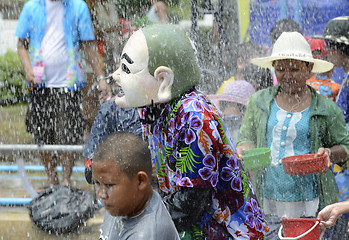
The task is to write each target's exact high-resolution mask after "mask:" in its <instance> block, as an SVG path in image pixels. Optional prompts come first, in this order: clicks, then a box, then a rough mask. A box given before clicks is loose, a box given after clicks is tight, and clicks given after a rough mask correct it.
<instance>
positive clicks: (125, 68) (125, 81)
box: [113, 30, 160, 107]
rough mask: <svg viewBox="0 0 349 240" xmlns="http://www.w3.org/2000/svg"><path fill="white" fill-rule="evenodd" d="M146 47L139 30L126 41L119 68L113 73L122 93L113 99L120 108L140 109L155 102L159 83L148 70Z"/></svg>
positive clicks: (143, 37)
mask: <svg viewBox="0 0 349 240" xmlns="http://www.w3.org/2000/svg"><path fill="white" fill-rule="evenodd" d="M148 59H149V56H148V47H147V42H146V39H145V36H144V34H143V32H142V31H141V30H138V31H137V32H135V33H134V34H133V35H132V36H131V37H130V39H129V40H128V41H127V43H126V45H125V47H124V49H123V51H122V54H121V60H120V67H119V68H118V69H117V70H116V71H115V72H114V73H113V78H114V79H115V81H116V83H117V85H119V87H121V89H122V92H123V93H121V94H118V96H117V97H116V98H115V102H116V104H117V105H119V106H120V107H141V106H146V105H150V104H151V102H152V100H153V102H154V103H156V102H157V94H158V90H159V87H160V81H158V80H156V79H155V78H154V77H153V76H152V75H151V74H150V73H149V70H148Z"/></svg>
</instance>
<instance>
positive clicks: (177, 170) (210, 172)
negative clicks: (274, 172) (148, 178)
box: [141, 90, 269, 239]
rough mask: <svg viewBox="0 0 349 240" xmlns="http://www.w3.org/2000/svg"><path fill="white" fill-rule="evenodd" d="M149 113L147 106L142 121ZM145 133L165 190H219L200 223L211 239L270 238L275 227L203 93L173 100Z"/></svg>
mask: <svg viewBox="0 0 349 240" xmlns="http://www.w3.org/2000/svg"><path fill="white" fill-rule="evenodd" d="M146 114H147V113H146V108H143V109H142V110H141V119H145V117H146ZM144 131H145V134H146V136H147V137H148V140H149V144H150V150H151V155H152V160H153V161H154V163H155V165H156V168H157V175H158V180H159V186H160V189H161V190H162V191H163V192H164V193H165V194H171V193H172V192H174V191H176V190H177V189H179V188H181V187H197V188H212V189H213V190H214V191H213V192H214V193H213V195H212V209H211V211H209V212H207V213H206V214H204V216H203V217H202V219H201V221H200V222H199V223H198V225H199V227H200V228H201V230H202V231H203V233H204V234H205V237H206V239H264V235H265V233H266V232H267V231H269V228H268V226H267V224H266V221H265V220H264V216H263V213H262V211H261V209H260V207H259V205H258V203H257V201H256V197H255V194H254V192H253V189H252V185H251V183H250V181H249V179H248V177H247V176H246V173H245V171H244V170H243V167H242V164H241V160H240V159H239V158H238V157H237V154H236V149H235V146H234V144H233V141H232V139H231V137H230V134H229V132H228V131H227V129H226V127H225V125H224V122H223V120H222V117H221V115H220V114H219V112H218V110H217V109H216V107H215V106H214V105H212V104H211V103H210V102H209V101H208V100H207V98H206V97H205V96H204V95H203V94H202V93H200V92H198V91H195V90H194V91H191V92H189V93H187V94H185V95H184V96H183V97H181V98H180V99H176V100H172V101H171V102H170V103H168V104H167V105H165V108H164V109H163V110H162V112H161V114H160V117H159V118H157V119H156V120H155V122H154V123H153V124H145V125H144ZM193 207H195V206H193Z"/></svg>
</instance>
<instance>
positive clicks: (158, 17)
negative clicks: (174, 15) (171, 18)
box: [147, 0, 168, 23]
mask: <svg viewBox="0 0 349 240" xmlns="http://www.w3.org/2000/svg"><path fill="white" fill-rule="evenodd" d="M149 2H151V7H150V9H149V11H148V13H147V17H148V20H149V21H150V22H151V23H167V22H168V17H167V7H166V3H165V2H164V1H158V0H149Z"/></svg>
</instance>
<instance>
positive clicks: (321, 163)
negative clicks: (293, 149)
mask: <svg viewBox="0 0 349 240" xmlns="http://www.w3.org/2000/svg"><path fill="white" fill-rule="evenodd" d="M326 157H327V155H326V154H323V155H321V156H318V157H315V154H303V155H295V156H289V157H285V158H283V159H281V162H282V165H283V167H284V171H285V172H286V173H288V174H291V175H305V174H311V173H324V172H326V171H327V168H328V166H327V160H326Z"/></svg>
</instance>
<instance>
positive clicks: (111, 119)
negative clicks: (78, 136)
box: [83, 100, 142, 159]
mask: <svg viewBox="0 0 349 240" xmlns="http://www.w3.org/2000/svg"><path fill="white" fill-rule="evenodd" d="M117 131H128V132H132V133H134V134H136V135H138V136H141V135H142V127H141V123H140V121H139V118H138V113H137V111H136V109H133V108H132V109H126V108H120V107H119V106H118V105H117V104H116V103H115V101H114V100H110V101H106V102H105V103H103V104H102V106H101V107H100V109H99V111H98V113H97V115H96V117H95V119H94V122H93V125H92V128H91V132H90V136H89V138H88V140H87V142H86V144H85V147H84V151H83V156H84V157H86V158H89V159H93V155H94V152H95V151H96V149H97V147H98V145H99V144H100V143H101V142H102V141H103V140H104V139H106V138H107V137H108V136H109V135H110V134H112V133H115V132H117Z"/></svg>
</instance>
